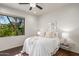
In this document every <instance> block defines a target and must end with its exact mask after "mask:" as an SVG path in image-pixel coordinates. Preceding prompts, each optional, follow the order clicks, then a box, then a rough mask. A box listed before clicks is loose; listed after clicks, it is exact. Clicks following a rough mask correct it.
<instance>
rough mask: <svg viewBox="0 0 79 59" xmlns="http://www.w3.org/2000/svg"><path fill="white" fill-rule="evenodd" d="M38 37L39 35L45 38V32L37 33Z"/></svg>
mask: <svg viewBox="0 0 79 59" xmlns="http://www.w3.org/2000/svg"><path fill="white" fill-rule="evenodd" d="M37 35H38V36H42V37H45V32H43V31H41V32H37Z"/></svg>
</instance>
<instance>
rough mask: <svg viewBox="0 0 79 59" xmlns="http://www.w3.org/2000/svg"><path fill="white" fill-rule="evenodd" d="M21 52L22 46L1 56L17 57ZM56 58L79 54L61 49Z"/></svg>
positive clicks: (2, 52) (0, 54)
mask: <svg viewBox="0 0 79 59" xmlns="http://www.w3.org/2000/svg"><path fill="white" fill-rule="evenodd" d="M21 50H22V46H20V47H16V48H12V49H9V50H5V51H1V52H0V56H16V55H18V54H20V53H21V52H20V51H21ZM22 56H28V54H25V53H24V54H22ZM54 56H79V54H77V53H74V52H70V51H67V50H64V49H61V48H60V49H59V50H58V51H57V53H56V54H55V55H54Z"/></svg>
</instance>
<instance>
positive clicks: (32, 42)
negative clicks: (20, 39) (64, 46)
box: [22, 36, 60, 56]
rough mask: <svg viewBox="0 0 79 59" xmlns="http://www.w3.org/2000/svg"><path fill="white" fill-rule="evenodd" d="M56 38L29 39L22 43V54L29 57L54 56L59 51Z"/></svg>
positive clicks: (36, 37) (37, 37)
mask: <svg viewBox="0 0 79 59" xmlns="http://www.w3.org/2000/svg"><path fill="white" fill-rule="evenodd" d="M59 44H60V42H59V39H58V38H45V37H39V36H35V37H30V38H27V39H26V40H25V42H24V46H23V50H22V51H23V52H26V53H28V54H29V56H51V53H52V54H55V53H56V51H57V50H58V49H59Z"/></svg>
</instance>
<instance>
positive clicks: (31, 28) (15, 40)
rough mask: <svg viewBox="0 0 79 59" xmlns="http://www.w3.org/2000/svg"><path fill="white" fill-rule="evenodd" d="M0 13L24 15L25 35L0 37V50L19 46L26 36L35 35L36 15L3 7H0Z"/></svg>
mask: <svg viewBox="0 0 79 59" xmlns="http://www.w3.org/2000/svg"><path fill="white" fill-rule="evenodd" d="M0 14H4V15H11V16H21V17H25V35H21V36H10V37H0V51H2V50H6V49H10V48H14V47H17V46H21V45H22V44H23V42H24V40H25V39H26V38H27V37H29V36H33V35H35V32H36V30H37V29H36V28H37V18H36V16H33V15H28V14H25V13H24V12H21V11H17V10H13V9H10V8H5V7H0Z"/></svg>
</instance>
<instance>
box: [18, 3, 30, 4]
mask: <svg viewBox="0 0 79 59" xmlns="http://www.w3.org/2000/svg"><path fill="white" fill-rule="evenodd" d="M19 4H30V3H19Z"/></svg>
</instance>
